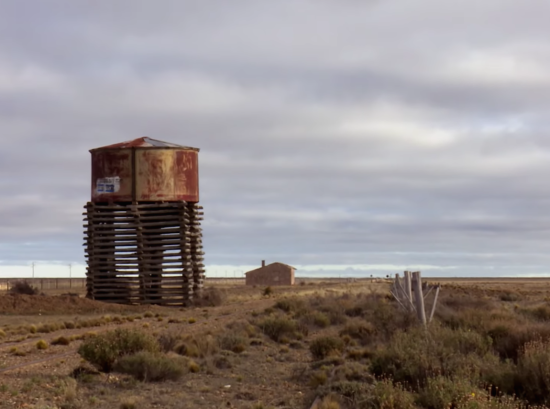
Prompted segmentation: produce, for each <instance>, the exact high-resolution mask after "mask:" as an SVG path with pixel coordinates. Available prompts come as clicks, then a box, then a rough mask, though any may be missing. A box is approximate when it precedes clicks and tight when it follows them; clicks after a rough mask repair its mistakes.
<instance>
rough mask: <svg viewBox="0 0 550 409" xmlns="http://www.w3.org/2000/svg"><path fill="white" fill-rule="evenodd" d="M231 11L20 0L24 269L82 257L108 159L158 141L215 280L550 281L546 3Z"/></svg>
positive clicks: (0, 245)
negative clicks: (134, 144) (430, 273)
mask: <svg viewBox="0 0 550 409" xmlns="http://www.w3.org/2000/svg"><path fill="white" fill-rule="evenodd" d="M213 4H214V2H200V3H197V2H187V1H168V0H166V1H161V2H156V3H155V4H154V5H153V4H149V3H140V4H139V6H136V3H134V2H128V1H117V2H110V3H86V4H84V3H78V4H77V3H75V2H70V1H62V0H57V1H53V2H50V3H48V6H47V7H46V6H45V5H42V4H37V5H35V8H34V9H33V10H34V11H33V13H28V12H27V10H26V7H25V6H23V5H22V4H21V2H16V1H4V2H2V4H1V5H0V129H2V136H1V137H0V138H1V139H0V140H1V143H2V149H1V150H0V249H2V262H4V263H8V264H10V263H11V264H13V263H20V264H25V263H27V262H28V261H29V260H39V259H40V260H44V261H50V262H54V261H56V262H57V261H59V260H61V261H60V262H65V261H74V262H82V261H83V251H82V246H81V243H82V227H81V226H82V223H81V217H80V216H81V215H80V214H81V213H82V206H83V205H84V204H85V203H86V201H87V200H89V183H90V174H89V172H90V154H89V153H88V150H89V149H91V148H95V147H98V146H102V145H107V144H111V143H115V142H119V141H124V140H128V139H132V138H137V137H140V136H144V135H148V136H150V137H153V138H157V139H161V140H167V141H171V142H175V143H181V144H183V145H188V146H196V147H199V148H200V149H201V152H200V177H201V180H200V186H201V203H202V204H203V205H204V207H205V220H204V234H205V237H204V243H205V251H206V261H207V264H209V265H212V266H215V265H233V266H247V265H256V264H257V263H258V260H261V259H265V258H267V259H272V260H275V259H280V260H281V261H285V262H288V263H290V264H293V265H300V266H304V267H305V271H309V270H307V268H309V267H307V266H313V267H311V268H313V270H315V269H317V270H315V271H321V270H322V268H321V266H338V265H340V266H355V267H354V268H356V269H358V270H357V271H363V272H364V273H365V274H367V271H368V270H369V269H371V267H372V266H395V267H396V268H401V267H402V266H406V265H411V268H414V267H413V265H417V266H431V267H426V268H428V269H430V268H434V269H435V268H439V270H438V271H439V272H441V273H442V274H447V273H446V272H447V271H448V270H447V269H453V271H454V270H456V271H468V272H470V273H471V274H476V273H477V274H487V271H489V270H490V269H491V268H496V269H497V270H498V269H500V268H501V269H503V271H504V270H506V271H511V273H510V274H512V273H513V272H516V273H517V274H520V273H522V266H525V268H530V269H531V270H530V271H531V273H532V274H538V273H540V272H543V271H545V269H546V268H547V267H548V265H549V263H550V258H549V257H548V256H546V255H545V254H546V253H548V252H547V248H546V244H545V243H546V241H547V238H548V234H549V230H550V217H549V216H548V211H547V209H548V204H549V202H550V197H549V193H548V189H547V188H546V185H547V182H546V178H545V175H546V174H547V173H548V172H549V171H550V160H549V159H550V141H549V140H548V138H547V136H546V129H547V127H548V125H549V123H548V122H549V121H548V119H547V115H546V112H547V111H548V108H549V103H548V101H549V100H548V97H547V95H548V93H549V91H550V81H549V79H550V77H549V75H548V72H549V70H548V68H549V67H550V48H549V47H548V45H547V41H546V38H547V37H548V34H550V33H549V31H550V28H548V25H547V23H546V21H545V18H544V16H546V15H547V14H548V11H550V10H548V8H549V6H548V4H547V3H546V2H542V1H535V0H533V1H530V2H528V3H525V2H523V3H518V2H513V1H511V0H509V1H499V2H493V1H486V2H483V3H479V2H478V3H476V2H473V1H467V2H461V3H460V4H459V3H457V4H447V3H445V4H443V3H441V2H435V1H425V2H422V3H421V4H418V3H415V4H412V3H411V4H406V3H402V2H380V1H370V2H352V1H344V2H338V3H335V2H329V1H318V0H317V1H313V0H310V1H306V0H304V1H300V2H295V1H280V2H272V3H259V2H253V1H245V0H243V1H239V2H234V3H233V2H232V3H231V4H229V3H227V4H226V3H221V2H215V5H216V6H215V7H214V6H213ZM16 22H17V23H16ZM534 255H536V256H534ZM364 266H371V267H364ZM399 266H401V267H399ZM529 266H530V267H529ZM327 268H328V267H327ZM327 268H325V270H326V271H328V270H327ZM330 268H331V269H332V270H330V271H337V270H338V268H336V267H334V268H333V267H330ZM346 268H347V267H346ZM350 268H351V267H350ZM372 268H374V267H372ZM377 268H378V267H377ZM392 268H393V267H392ZM381 269H382V270H383V268H382V267H381ZM461 269H462V270H461ZM313 270H311V271H313Z"/></svg>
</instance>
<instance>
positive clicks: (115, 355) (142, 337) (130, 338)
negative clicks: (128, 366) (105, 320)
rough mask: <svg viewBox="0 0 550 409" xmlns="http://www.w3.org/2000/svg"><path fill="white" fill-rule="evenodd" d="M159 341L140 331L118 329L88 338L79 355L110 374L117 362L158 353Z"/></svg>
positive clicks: (81, 346)
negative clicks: (125, 358)
mask: <svg viewBox="0 0 550 409" xmlns="http://www.w3.org/2000/svg"><path fill="white" fill-rule="evenodd" d="M158 349H159V345H158V343H157V340H155V339H154V338H153V337H152V336H150V335H149V334H146V333H143V332H141V331H139V330H131V329H122V328H118V329H116V330H114V331H107V332H105V333H103V334H100V335H96V336H94V337H90V338H86V339H85V340H84V342H83V343H82V344H81V345H80V347H79V348H78V353H79V355H80V356H81V357H82V358H84V359H85V360H86V361H88V362H90V363H91V364H93V365H95V366H96V367H97V368H98V369H100V370H101V371H103V372H110V371H111V370H112V369H113V367H114V365H115V363H116V361H117V360H118V359H119V358H120V357H122V356H125V355H132V354H136V353H138V352H141V351H147V352H156V351H158Z"/></svg>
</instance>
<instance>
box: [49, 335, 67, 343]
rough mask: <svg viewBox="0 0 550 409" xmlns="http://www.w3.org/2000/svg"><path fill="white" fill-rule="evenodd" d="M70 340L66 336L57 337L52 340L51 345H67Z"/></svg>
mask: <svg viewBox="0 0 550 409" xmlns="http://www.w3.org/2000/svg"><path fill="white" fill-rule="evenodd" d="M70 343H71V340H70V339H69V338H67V337H63V336H61V337H57V338H55V339H54V340H53V341H52V345H69V344H70Z"/></svg>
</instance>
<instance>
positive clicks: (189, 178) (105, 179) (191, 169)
mask: <svg viewBox="0 0 550 409" xmlns="http://www.w3.org/2000/svg"><path fill="white" fill-rule="evenodd" d="M198 152H199V149H197V148H191V147H187V146H180V145H176V144H173V143H169V142H163V141H159V140H156V139H152V138H149V137H146V136H144V137H142V138H138V139H135V140H132V141H127V142H122V143H117V144H114V145H109V146H103V147H101V148H96V149H92V150H90V153H91V154H92V202H93V203H113V202H117V203H129V202H143V203H146V202H160V201H162V202H171V201H186V202H191V203H197V202H198V201H199V164H198V162H199V160H198Z"/></svg>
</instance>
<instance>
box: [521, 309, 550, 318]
mask: <svg viewBox="0 0 550 409" xmlns="http://www.w3.org/2000/svg"><path fill="white" fill-rule="evenodd" d="M523 312H524V313H525V314H526V315H528V316H530V317H532V318H534V319H535V320H537V321H550V307H549V306H548V305H540V306H538V307H536V308H533V309H526V310H524V311H523Z"/></svg>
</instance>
